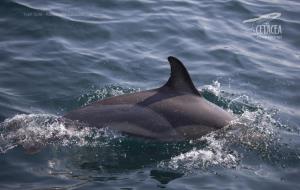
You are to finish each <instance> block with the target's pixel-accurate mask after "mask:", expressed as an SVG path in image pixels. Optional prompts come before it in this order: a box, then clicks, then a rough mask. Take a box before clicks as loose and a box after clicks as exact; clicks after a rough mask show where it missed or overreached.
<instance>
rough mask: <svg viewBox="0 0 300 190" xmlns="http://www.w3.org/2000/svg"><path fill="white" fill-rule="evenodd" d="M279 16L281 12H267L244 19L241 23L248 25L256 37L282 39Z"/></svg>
mask: <svg viewBox="0 0 300 190" xmlns="http://www.w3.org/2000/svg"><path fill="white" fill-rule="evenodd" d="M280 17H281V13H269V14H264V15H261V16H259V17H256V18H251V19H248V20H244V21H243V23H244V24H247V25H249V26H250V31H251V32H252V33H253V34H254V35H255V36H256V37H257V38H267V39H282V26H281V24H280V21H279V18H280Z"/></svg>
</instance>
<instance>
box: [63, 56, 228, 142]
mask: <svg viewBox="0 0 300 190" xmlns="http://www.w3.org/2000/svg"><path fill="white" fill-rule="evenodd" d="M168 60H169V63H170V65H171V76H170V78H169V80H168V82H167V83H166V84H165V85H164V86H162V87H160V88H157V89H153V90H147V91H142V92H137V93H132V94H126V95H122V96H116V97H112V98H107V99H104V100H100V101H97V102H94V103H92V104H90V105H87V106H85V107H82V108H79V109H77V110H74V111H71V112H69V113H67V114H66V115H65V116H64V117H65V118H67V119H71V120H73V121H74V120H76V121H79V122H81V123H85V124H87V125H88V126H91V127H97V128H102V127H108V128H111V129H113V130H117V131H120V132H122V133H125V134H129V135H133V136H139V137H145V138H152V139H159V140H166V141H167V140H183V139H193V138H198V137H201V136H203V135H205V134H207V133H209V132H211V131H214V130H217V129H220V128H222V127H224V126H226V125H228V124H229V122H230V121H231V120H232V119H233V117H232V115H231V114H229V113H228V112H226V111H224V110H223V109H221V108H220V107H218V106H216V105H215V104H212V103H210V102H208V101H207V100H205V99H204V98H203V97H202V96H201V93H199V92H198V90H197V89H196V88H195V86H194V84H193V82H192V80H191V78H190V76H189V74H188V72H187V70H186V68H185V67H184V65H183V64H182V63H181V62H180V61H179V60H178V59H177V58H175V57H169V58H168Z"/></svg>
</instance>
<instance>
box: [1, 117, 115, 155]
mask: <svg viewBox="0 0 300 190" xmlns="http://www.w3.org/2000/svg"><path fill="white" fill-rule="evenodd" d="M72 125H74V126H72ZM76 125H77V126H76ZM118 137H119V135H118V134H117V133H114V132H112V131H109V130H108V129H106V128H103V129H95V128H88V127H85V126H82V125H79V124H76V123H70V122H69V121H65V120H64V119H62V118H61V117H58V116H54V115H49V114H29V115H26V114H20V115H16V116H14V117H13V118H10V119H6V120H5V121H4V122H3V123H1V124H0V151H1V153H5V152H7V151H8V150H10V149H13V148H15V147H17V146H19V145H20V146H22V147H23V148H24V149H25V150H26V151H27V152H29V153H34V152H36V151H39V150H40V149H41V148H42V147H45V146H46V145H49V144H53V145H59V146H69V145H74V144H75V145H77V146H97V145H98V144H99V143H105V141H103V140H102V141H99V139H101V138H118ZM97 143H98V144H97Z"/></svg>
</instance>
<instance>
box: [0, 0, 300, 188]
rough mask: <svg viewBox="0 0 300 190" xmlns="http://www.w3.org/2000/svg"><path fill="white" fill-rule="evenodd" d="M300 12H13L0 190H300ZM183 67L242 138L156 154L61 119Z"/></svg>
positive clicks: (181, 8)
mask: <svg viewBox="0 0 300 190" xmlns="http://www.w3.org/2000/svg"><path fill="white" fill-rule="evenodd" d="M299 18H300V3H299V1H297V0H276V1H275V0H259V1H255V0H213V1H212V0H203V1H197V0H183V1H180V0H167V1H154V0H99V1H96V0H77V1H71V0H51V1H50V0H49V1H41V0H1V2H0V189H22V190H23V189H123V190H125V189H128V190H129V189H143V190H144V189H160V188H166V189H180V190H184V189H189V190H196V189H197V190H198V189H272V190H275V189H300V182H299V179H300V148H299V147H300V146H299V145H300V138H299V137H300V133H299V132H300V130H299V123H300V111H299V108H300V65H299V60H300V35H299V34H300V20H299ZM169 55H173V56H176V57H178V58H180V59H181V60H182V61H183V62H184V63H185V65H186V67H187V69H188V70H189V71H190V74H191V77H192V79H193V81H194V83H195V85H196V86H197V88H198V89H199V90H200V91H201V93H202V94H203V96H204V97H205V98H206V99H208V100H209V101H211V102H213V103H215V104H217V105H219V106H221V107H223V108H224V109H226V110H228V111H229V112H232V113H233V114H234V116H235V120H234V122H233V123H232V125H230V126H228V127H226V128H224V129H222V130H220V131H216V132H213V133H211V134H208V135H206V136H204V137H202V138H200V139H196V140H192V141H184V142H168V143H166V142H156V141H150V140H146V139H136V138H132V137H127V136H124V135H122V134H118V133H117V132H114V131H109V130H108V129H103V130H96V129H87V128H80V129H78V130H70V129H67V128H65V125H64V123H63V122H61V120H60V117H61V116H62V115H63V114H64V113H66V112H68V111H70V110H73V109H75V108H78V107H80V106H83V105H86V104H88V103H90V102H93V101H96V100H100V99H103V98H107V97H111V96H116V95H121V94H126V93H132V92H137V91H141V90H146V89H151V88H155V87H159V86H161V85H163V84H164V83H165V82H166V80H167V79H168V77H169V73H170V68H169V65H168V64H167V60H166V58H167V57H168V56H169Z"/></svg>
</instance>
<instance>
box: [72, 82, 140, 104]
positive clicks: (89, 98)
mask: <svg viewBox="0 0 300 190" xmlns="http://www.w3.org/2000/svg"><path fill="white" fill-rule="evenodd" d="M138 91H140V89H135V88H124V87H121V86H118V85H109V86H105V87H104V88H100V89H95V88H94V87H93V88H92V89H91V90H90V91H89V92H87V93H85V94H83V95H81V96H80V97H79V98H78V101H79V102H81V103H82V104H83V105H88V104H90V103H92V102H94V101H97V100H102V99H104V98H108V97H112V96H120V95H123V94H129V93H133V92H138Z"/></svg>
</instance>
